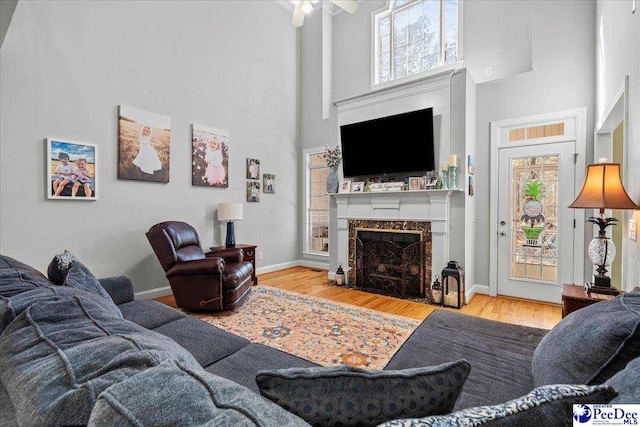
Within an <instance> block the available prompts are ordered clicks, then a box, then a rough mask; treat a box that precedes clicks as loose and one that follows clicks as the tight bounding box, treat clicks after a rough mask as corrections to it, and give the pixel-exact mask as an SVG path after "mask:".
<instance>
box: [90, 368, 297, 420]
mask: <svg viewBox="0 0 640 427" xmlns="http://www.w3.org/2000/svg"><path fill="white" fill-rule="evenodd" d="M88 425H89V426H90V427H102V426H104V427H111V426H156V427H162V426H167V427H170V426H196V425H198V426H278V427H293V426H308V425H309V424H307V423H305V422H304V421H303V420H302V419H300V418H298V417H296V416H295V415H293V414H291V413H289V412H287V411H285V410H284V409H282V408H281V407H279V406H278V405H276V404H275V403H272V402H270V401H268V400H267V399H265V398H264V397H262V396H260V395H259V394H257V393H254V392H253V391H251V390H249V389H248V388H246V387H243V386H241V385H239V384H236V383H234V382H233V381H230V380H227V379H225V378H222V377H218V376H216V375H213V374H210V373H208V372H206V371H205V370H203V369H202V368H200V367H198V368H194V367H189V366H186V365H185V364H184V363H180V362H177V361H175V360H165V361H164V362H162V363H161V364H159V365H158V366H155V367H152V368H149V369H147V370H145V371H144V372H141V373H139V374H137V375H134V376H132V377H130V378H128V379H126V380H124V381H122V382H120V383H117V384H114V385H112V386H111V387H109V388H108V389H106V390H105V391H104V392H102V394H100V396H98V401H97V402H96V405H95V406H94V407H93V410H92V411H91V417H90V418H89V424H88Z"/></svg>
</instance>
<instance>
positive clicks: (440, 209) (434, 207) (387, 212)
mask: <svg viewBox="0 0 640 427" xmlns="http://www.w3.org/2000/svg"><path fill="white" fill-rule="evenodd" d="M452 193H453V191H452V190H424V191H399V192H382V193H343V194H332V196H333V197H335V200H336V205H337V212H336V220H337V239H336V240H337V246H338V247H337V254H338V262H339V263H341V264H342V266H343V267H344V266H347V270H348V271H346V273H347V274H346V276H347V277H346V280H347V283H350V282H351V281H353V278H354V277H355V276H354V274H355V271H354V268H353V265H354V264H353V262H354V258H353V257H354V255H350V250H349V249H350V247H351V249H352V250H351V253H353V252H354V251H353V248H355V246H354V245H355V240H354V239H355V231H352V232H351V234H350V227H349V223H350V222H351V224H352V225H354V224H359V226H361V227H365V226H366V228H380V229H387V228H389V229H394V228H395V229H403V228H402V227H408V228H406V229H409V230H412V229H413V230H417V231H421V230H426V229H427V228H430V229H431V233H430V237H431V242H430V243H431V245H430V249H431V251H430V252H431V253H430V254H425V258H426V259H429V258H430V259H431V262H430V263H429V264H430V265H429V267H432V268H430V274H429V272H427V280H430V282H429V283H428V284H427V286H426V289H429V288H430V284H431V283H433V281H434V280H435V275H436V274H439V273H440V266H446V264H447V261H448V260H449V226H450V224H449V222H450V214H449V212H450V206H449V198H450V196H451V194H452ZM353 220H357V221H356V222H354V221H353ZM380 221H384V223H379V224H376V222H380ZM387 221H390V222H389V223H387ZM424 223H428V225H427V224H424ZM360 224H366V225H360ZM351 228H352V229H354V227H351ZM428 235H429V233H425V234H424V236H423V238H424V239H428ZM428 249H429V247H427V250H428Z"/></svg>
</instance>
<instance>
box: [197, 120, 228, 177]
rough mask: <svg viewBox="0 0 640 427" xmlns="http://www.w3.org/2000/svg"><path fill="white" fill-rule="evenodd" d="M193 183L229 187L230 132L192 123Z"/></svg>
mask: <svg viewBox="0 0 640 427" xmlns="http://www.w3.org/2000/svg"><path fill="white" fill-rule="evenodd" d="M191 184H192V185H199V186H205V187H220V188H227V187H229V132H227V131H224V130H219V129H213V128H208V127H205V126H200V125H196V124H192V125H191Z"/></svg>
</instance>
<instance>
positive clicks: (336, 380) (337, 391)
mask: <svg viewBox="0 0 640 427" xmlns="http://www.w3.org/2000/svg"><path fill="white" fill-rule="evenodd" d="M469 370H470V365H469V362H467V361H466V360H459V361H457V362H451V363H445V364H442V365H438V366H433V367H423V368H412V369H404V370H396V371H394V370H389V371H367V370H364V369H360V368H354V367H349V366H334V367H313V368H290V369H280V370H272V371H261V372H258V374H257V375H256V382H257V383H258V388H259V389H260V393H261V394H262V395H263V396H265V397H266V398H268V399H270V400H272V401H273V402H275V403H277V404H278V405H280V406H282V407H283V408H284V409H286V410H288V411H289V412H292V413H294V414H296V415H297V416H299V417H300V418H302V419H304V420H305V421H307V422H308V423H310V424H312V425H322V426H335V425H340V426H375V425H378V424H380V423H382V422H385V421H388V420H393V419H398V418H409V417H424V416H427V415H435V414H447V413H449V412H451V410H452V409H453V406H454V405H455V403H456V400H457V398H458V395H459V394H460V391H461V390H462V386H463V385H464V382H465V380H466V379H467V375H469Z"/></svg>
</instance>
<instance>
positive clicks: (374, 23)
mask: <svg viewBox="0 0 640 427" xmlns="http://www.w3.org/2000/svg"><path fill="white" fill-rule="evenodd" d="M464 1H465V0H458V61H457V62H453V63H451V64H445V63H444V37H442V36H441V37H440V58H439V60H438V63H439V65H438V66H436V67H433V68H431V69H430V70H426V71H421V72H419V73H416V74H411V75H408V76H405V77H400V78H398V79H393V80H389V81H388V82H384V83H380V82H379V80H380V79H379V78H378V72H379V70H378V54H379V49H380V43H379V36H378V32H379V31H378V29H379V26H378V21H379V20H381V19H383V18H386V17H387V16H391V15H392V14H393V12H394V11H395V10H396V8H395V5H396V0H387V6H386V7H384V8H382V9H378V10H376V11H373V12H372V13H371V90H378V89H384V88H387V87H391V86H396V85H400V84H403V83H408V82H412V81H414V80H420V79H423V78H426V77H431V76H434V75H438V74H442V73H446V72H449V71H452V70H455V69H458V68H461V67H462V66H463V64H464V58H463V52H464V46H463V40H464V37H463V28H462V26H463V25H462V23H463V16H464V14H463V10H464ZM412 4H413V2H411V3H408V4H405V5H404V6H402V7H400V8H398V10H402V9H405V8H407V7H410V6H411V5H412ZM444 5H445V0H440V32H441V33H442V29H443V28H444ZM389 21H390V22H389V24H390V26H391V27H390V32H391V33H390V34H391V35H390V37H391V52H390V55H391V58H390V61H391V73H392V74H393V71H394V70H393V68H394V67H393V49H394V44H393V18H392V17H391V18H390V19H389Z"/></svg>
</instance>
